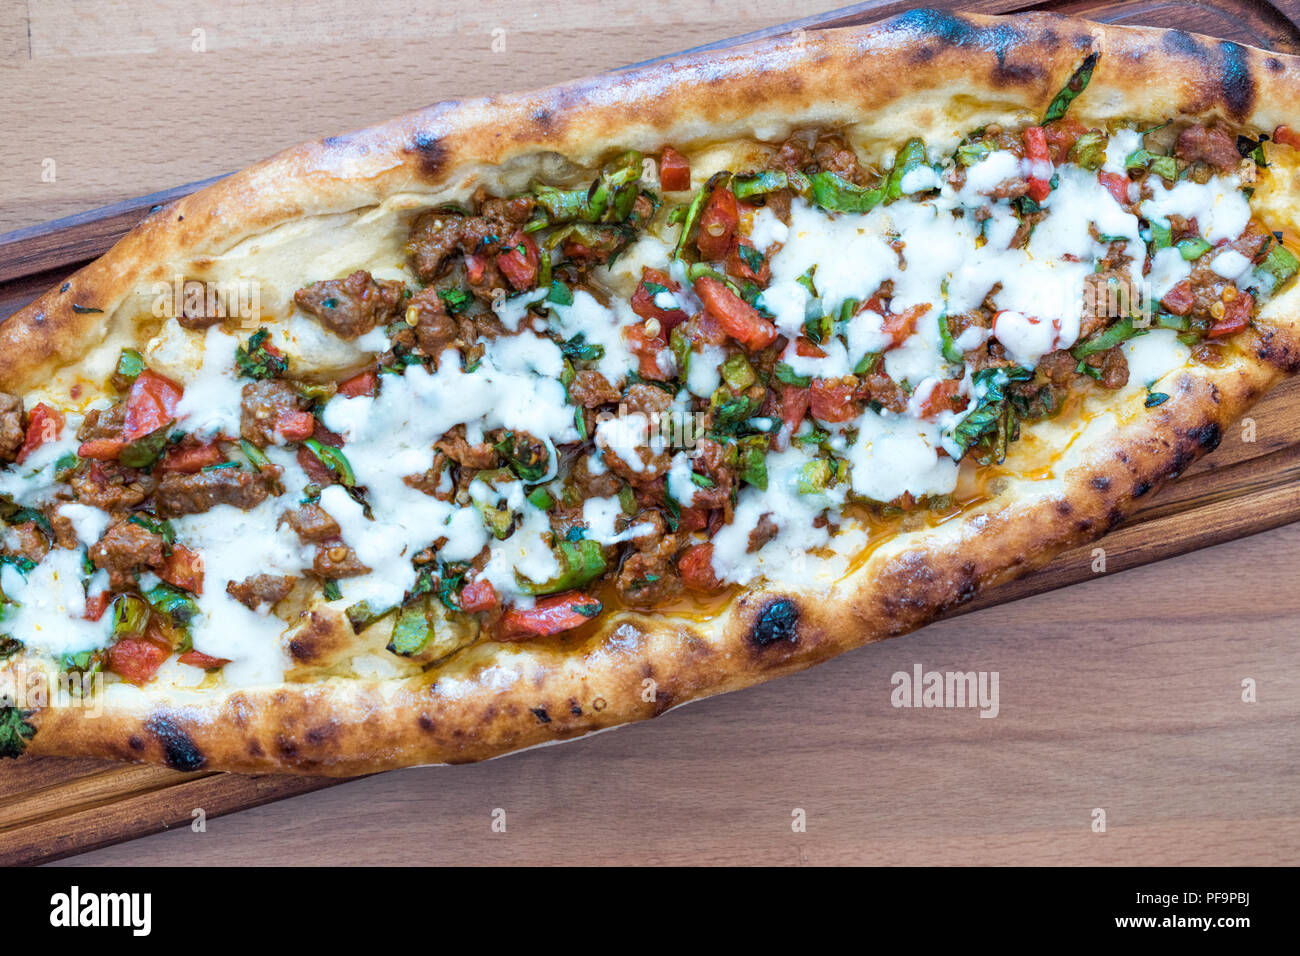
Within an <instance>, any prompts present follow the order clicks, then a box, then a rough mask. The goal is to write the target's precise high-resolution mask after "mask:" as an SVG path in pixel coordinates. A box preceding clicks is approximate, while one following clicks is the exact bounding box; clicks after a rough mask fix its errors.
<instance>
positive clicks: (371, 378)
mask: <svg viewBox="0 0 1300 956" xmlns="http://www.w3.org/2000/svg"><path fill="white" fill-rule="evenodd" d="M378 390H379V373H378V372H376V371H375V370H374V369H367V370H366V371H364V372H362V373H361V374H360V375H353V376H352V377H351V378H350V379H348V380H347V381H345V382H343V383H341V384H340V385H339V394H340V395H342V396H343V397H344V398H360V397H361V396H363V395H368V396H370V397H372V398H373V397H374V394H375V392H377V391H378Z"/></svg>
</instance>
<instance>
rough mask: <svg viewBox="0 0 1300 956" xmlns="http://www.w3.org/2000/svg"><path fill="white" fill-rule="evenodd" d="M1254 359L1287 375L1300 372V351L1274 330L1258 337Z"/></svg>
mask: <svg viewBox="0 0 1300 956" xmlns="http://www.w3.org/2000/svg"><path fill="white" fill-rule="evenodd" d="M1255 357H1256V358H1258V359H1260V361H1263V362H1267V363H1268V364H1269V365H1272V366H1273V367H1274V368H1277V369H1279V370H1281V371H1283V372H1285V373H1286V374H1288V375H1295V374H1296V373H1297V372H1300V349H1297V348H1296V347H1295V346H1294V345H1293V344H1292V343H1291V342H1289V341H1287V339H1286V338H1285V337H1284V336H1281V335H1278V333H1277V330H1276V329H1269V330H1268V331H1267V332H1264V333H1263V334H1262V335H1260V337H1259V347H1258V348H1257V349H1256V350H1255Z"/></svg>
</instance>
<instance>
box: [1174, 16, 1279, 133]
mask: <svg viewBox="0 0 1300 956" xmlns="http://www.w3.org/2000/svg"><path fill="white" fill-rule="evenodd" d="M1161 43H1162V44H1163V45H1164V47H1165V49H1166V50H1168V51H1169V52H1170V53H1174V54H1177V55H1178V56H1181V57H1184V58H1186V59H1189V60H1193V61H1195V63H1196V66H1197V68H1198V72H1199V73H1200V74H1201V75H1202V76H1204V77H1206V78H1207V79H1210V80H1213V79H1217V80H1218V85H1219V98H1220V99H1221V100H1222V101H1223V105H1224V106H1226V107H1227V108H1228V112H1229V113H1230V114H1231V115H1232V116H1233V117H1234V118H1235V119H1238V120H1243V119H1245V118H1246V117H1247V116H1248V115H1249V114H1250V113H1251V111H1252V110H1253V109H1254V108H1255V92H1256V91H1255V77H1254V76H1253V75H1252V73H1251V65H1250V55H1249V53H1248V52H1247V50H1246V48H1245V47H1243V46H1242V45H1241V44H1239V43H1233V42H1232V41H1230V40H1220V41H1218V43H1217V44H1216V46H1217V55H1216V52H1215V48H1211V47H1207V46H1205V45H1204V44H1202V43H1201V41H1200V40H1198V39H1197V38H1196V37H1194V36H1192V35H1191V34H1190V33H1185V32H1183V31H1182V30H1170V31H1169V32H1167V33H1166V34H1164V36H1163V37H1162V39H1161ZM1195 105H1196V106H1198V107H1199V106H1200V105H1201V104H1195ZM1206 105H1208V104H1206ZM1191 111H1192V112H1199V109H1193V110H1191Z"/></svg>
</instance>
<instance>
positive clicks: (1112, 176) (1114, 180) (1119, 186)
mask: <svg viewBox="0 0 1300 956" xmlns="http://www.w3.org/2000/svg"><path fill="white" fill-rule="evenodd" d="M1097 178H1098V179H1099V180H1101V184H1102V185H1103V186H1105V187H1106V189H1107V190H1108V191H1109V192H1110V194H1111V195H1112V196H1114V197H1115V201H1116V202H1117V203H1119V204H1120V205H1121V206H1122V205H1124V204H1125V203H1126V202H1128V187H1129V183H1130V182H1131V180H1130V179H1129V178H1128V177H1127V176H1125V175H1124V174H1123V173H1110V172H1100V173H1098V174H1097Z"/></svg>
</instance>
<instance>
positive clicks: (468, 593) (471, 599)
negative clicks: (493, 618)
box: [460, 579, 501, 614]
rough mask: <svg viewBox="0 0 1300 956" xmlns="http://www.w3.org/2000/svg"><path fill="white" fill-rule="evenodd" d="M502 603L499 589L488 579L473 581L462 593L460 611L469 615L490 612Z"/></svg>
mask: <svg viewBox="0 0 1300 956" xmlns="http://www.w3.org/2000/svg"><path fill="white" fill-rule="evenodd" d="M500 603H501V599H500V598H498V597H497V589H496V588H494V587H493V586H492V582H491V581H488V580H486V579H482V580H478V581H471V582H470V583H469V584H467V585H465V587H464V588H462V589H461V592H460V609H461V610H462V611H465V612H466V613H468V614H473V613H474V612H475V611H490V610H492V609H493V608H495V607H496V606H497V605H498V604H500Z"/></svg>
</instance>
